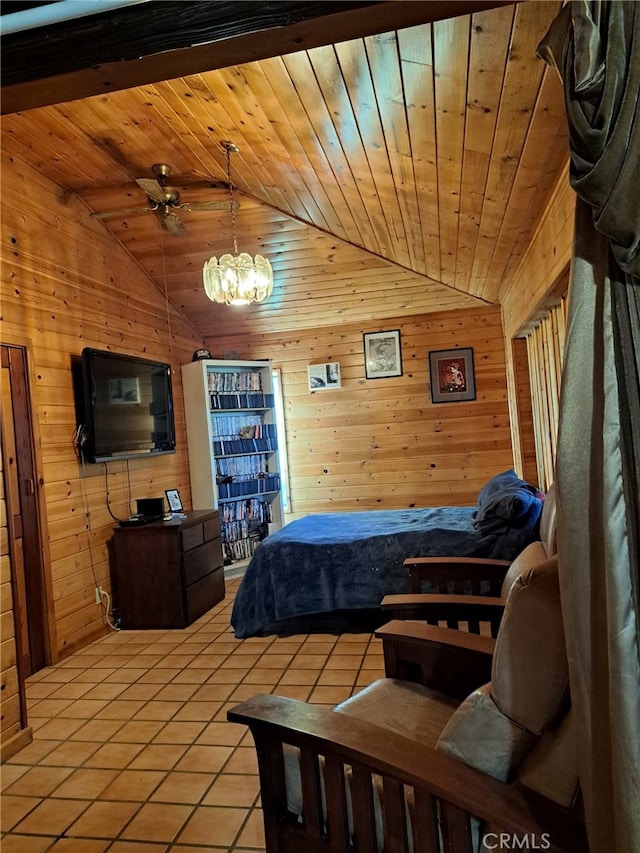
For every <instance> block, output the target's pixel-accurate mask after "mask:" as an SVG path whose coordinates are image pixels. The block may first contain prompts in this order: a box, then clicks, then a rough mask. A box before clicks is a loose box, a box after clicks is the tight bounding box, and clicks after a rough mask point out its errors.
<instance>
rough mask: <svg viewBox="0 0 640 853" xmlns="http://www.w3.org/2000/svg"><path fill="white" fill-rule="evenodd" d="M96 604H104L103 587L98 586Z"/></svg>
mask: <svg viewBox="0 0 640 853" xmlns="http://www.w3.org/2000/svg"><path fill="white" fill-rule="evenodd" d="M96 604H102V587H101V586H97V587H96Z"/></svg>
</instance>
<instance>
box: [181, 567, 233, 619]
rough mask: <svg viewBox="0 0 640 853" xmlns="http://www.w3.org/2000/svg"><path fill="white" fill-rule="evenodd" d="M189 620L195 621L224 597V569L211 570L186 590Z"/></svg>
mask: <svg viewBox="0 0 640 853" xmlns="http://www.w3.org/2000/svg"><path fill="white" fill-rule="evenodd" d="M185 596H186V608H187V621H188V622H193V621H194V619H198V618H199V617H200V616H202V615H203V613H206V612H207V610H210V609H211V608H212V607H213V606H214V604H217V603H218V602H219V601H222V599H223V598H224V569H223V567H222V566H220V567H219V568H217V569H216V570H215V571H213V572H211V573H210V574H208V575H207V576H206V577H204V578H200V580H199V581H196V583H194V584H191V586H189V587H187V589H186V591H185Z"/></svg>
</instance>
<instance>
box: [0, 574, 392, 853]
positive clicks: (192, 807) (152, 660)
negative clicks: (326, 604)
mask: <svg viewBox="0 0 640 853" xmlns="http://www.w3.org/2000/svg"><path fill="white" fill-rule="evenodd" d="M238 584H239V579H233V580H230V581H227V595H226V598H225V600H224V601H223V602H221V603H220V604H218V605H216V607H214V608H213V609H212V610H210V611H209V613H207V614H205V616H203V617H202V618H201V619H199V620H198V621H197V622H195V623H194V624H193V625H190V626H189V627H188V628H186V629H184V630H172V631H165V630H162V631H120V632H117V633H112V634H110V635H109V636H106V637H104V638H102V639H100V640H98V641H96V642H94V643H92V644H91V645H90V646H88V647H85V648H83V649H82V650H80V651H79V652H77V653H76V654H74V655H72V656H70V657H69V658H66V659H65V660H64V661H62V662H61V663H60V664H58V665H56V666H53V667H48V668H47V669H44V670H41V671H40V672H38V673H36V674H35V675H34V676H32V677H31V678H29V680H28V684H27V703H28V719H29V724H30V725H31V726H32V727H33V730H34V740H33V743H32V744H30V745H29V746H28V747H26V748H25V749H23V750H22V751H21V752H19V753H18V754H17V755H15V756H14V757H13V758H11V759H10V760H9V761H8V762H6V763H5V764H3V765H2V768H1V781H2V799H1V807H2V811H1V830H2V842H1V846H2V851H3V853H44V852H45V851H53V853H106V851H108V853H165V851H171V853H198V851H227V853H232V851H233V853H249V851H253V853H255V851H264V834H263V826H262V812H261V809H260V796H259V785H258V775H257V764H256V758H255V752H254V749H253V741H252V738H251V735H250V733H249V732H248V730H247V729H246V728H244V727H242V726H239V725H237V724H233V723H229V722H227V720H226V713H227V710H228V709H229V708H230V707H232V706H233V705H234V704H236V703H237V702H239V701H241V700H243V699H246V698H247V697H249V696H253V695H254V694H255V693H277V694H279V695H281V696H289V697H292V698H296V699H303V700H306V701H309V702H313V703H317V704H322V705H328V706H333V705H335V704H336V703H337V702H340V701H342V700H343V699H346V698H347V697H348V696H350V695H351V694H352V693H353V692H355V691H357V690H358V689H360V687H362V686H364V685H366V684H369V683H370V682H372V681H374V680H375V679H376V678H379V677H380V676H381V675H383V670H384V667H383V661H382V646H381V643H380V641H378V640H376V639H375V637H372V636H371V635H370V634H343V635H341V636H333V635H328V634H315V635H314V634H308V635H306V634H305V635H296V636H293V637H282V638H279V637H265V638H250V639H247V640H236V639H235V637H234V636H233V631H232V629H231V626H230V624H229V618H230V615H231V607H232V604H233V597H234V595H235V592H236V590H237V587H238Z"/></svg>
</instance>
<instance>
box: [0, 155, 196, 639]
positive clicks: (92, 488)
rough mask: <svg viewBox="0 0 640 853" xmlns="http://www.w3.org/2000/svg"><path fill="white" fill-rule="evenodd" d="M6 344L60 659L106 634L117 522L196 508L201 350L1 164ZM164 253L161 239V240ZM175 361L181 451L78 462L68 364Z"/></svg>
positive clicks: (35, 181) (22, 175)
mask: <svg viewBox="0 0 640 853" xmlns="http://www.w3.org/2000/svg"><path fill="white" fill-rule="evenodd" d="M2 165H3V170H2V314H3V316H2V338H3V341H4V342H5V343H13V344H18V345H25V346H26V347H27V353H28V359H29V369H30V383H31V398H32V401H33V408H34V413H35V417H36V419H37V422H38V434H39V438H40V441H39V447H38V456H39V464H40V469H41V471H42V479H43V483H42V484H41V485H40V488H41V489H43V490H44V495H45V503H46V515H47V518H46V524H47V527H46V529H47V532H48V541H47V542H46V543H45V552H46V553H45V562H46V571H47V573H48V574H49V577H48V579H47V580H48V581H49V583H50V585H51V588H52V592H53V602H54V610H55V614H54V618H55V630H56V633H57V649H58V652H59V653H60V654H64V653H66V652H68V651H69V650H71V649H73V648H76V647H78V646H81V645H83V644H84V643H86V642H87V640H88V639H89V638H91V637H93V636H95V635H96V634H97V633H99V632H101V631H105V630H107V628H106V623H105V613H104V609H103V607H102V606H101V605H98V604H96V600H95V586H96V584H99V585H101V586H102V587H103V589H104V590H105V591H107V592H108V593H111V580H110V564H109V543H110V540H111V537H112V531H113V527H114V524H115V521H114V519H113V518H112V516H111V513H113V514H114V515H115V516H117V517H119V518H123V517H127V516H128V515H129V514H130V513H131V511H133V510H135V499H136V498H142V497H156V496H164V490H165V489H168V488H178V489H179V490H180V492H181V495H182V497H183V501H184V504H185V506H187V507H188V506H190V491H189V472H188V460H187V453H186V439H185V432H184V414H183V406H182V390H181V379H180V365H181V364H182V363H184V362H185V361H188V360H190V359H191V355H192V353H193V351H194V350H195V349H196V348H197V347H199V346H201V345H202V341H201V339H199V338H198V337H197V335H196V333H195V331H194V330H193V328H192V327H191V326H190V325H188V324H187V323H186V322H185V321H184V319H183V318H182V316H181V315H180V314H179V313H178V312H177V311H176V310H175V309H173V308H172V307H171V306H169V305H167V303H166V301H165V298H164V294H163V293H162V292H160V291H159V290H158V288H157V287H156V286H155V285H154V284H153V283H152V282H151V281H150V280H149V279H148V278H147V277H146V276H145V275H144V274H143V273H142V271H141V270H140V268H139V267H138V266H137V265H136V263H135V262H134V261H133V260H132V259H131V257H130V256H129V255H128V254H127V253H125V252H124V251H123V250H120V249H119V248H118V246H117V244H116V243H115V242H114V241H113V238H112V237H111V236H110V235H109V234H108V232H107V231H106V229H105V228H104V227H103V226H102V225H101V224H100V223H98V222H96V221H95V220H92V219H91V218H90V217H89V211H88V210H87V208H86V207H85V206H84V204H83V203H82V202H81V201H79V200H78V198H77V197H75V196H68V195H65V193H64V192H63V191H62V190H61V188H60V187H58V186H56V185H54V184H52V183H50V182H49V181H47V180H45V179H43V178H41V176H40V175H39V174H38V172H37V171H36V169H34V168H33V167H32V166H30V165H27V164H26V162H23V161H21V160H19V159H16V158H14V157H11V158H9V157H7V156H6V155H5V156H3V164H2ZM158 239H159V245H158V251H160V239H161V232H160V230H159V232H158ZM85 346H92V347H97V348H99V349H110V350H113V351H116V352H123V353H127V354H130V355H138V356H141V355H146V356H149V357H150V358H153V359H158V360H163V361H169V362H170V363H171V365H172V368H173V387H174V395H175V404H176V405H175V410H176V429H177V436H178V452H177V453H176V454H175V455H171V456H163V457H161V458H158V459H153V460H132V461H131V462H129V464H128V465H127V464H126V463H125V462H122V461H119V462H113V463H109V464H108V466H106V469H107V470H105V466H104V465H86V466H83V465H82V464H81V463H80V461H79V460H78V458H77V456H76V451H75V448H74V431H75V427H76V413H75V406H74V395H73V383H72V374H71V363H72V358H73V357H75V356H78V355H79V354H80V353H81V352H82V349H83V347H85Z"/></svg>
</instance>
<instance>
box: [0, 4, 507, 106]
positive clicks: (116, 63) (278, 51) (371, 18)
mask: <svg viewBox="0 0 640 853" xmlns="http://www.w3.org/2000/svg"><path fill="white" fill-rule="evenodd" d="M509 4H510V0H477V2H474V0H445V2H432V1H431V0H382V2H375V0H340V2H317V0H263V2H260V3H256V2H245V1H244V0H242V2H239V1H238V0H209V1H208V2H202V0H184V2H182V1H181V0H180V2H174V0H167V2H164V0H152V2H148V3H142V4H140V5H134V6H129V7H125V8H121V9H115V10H112V11H109V12H104V13H101V14H95V15H90V16H88V17H84V18H77V19H75V20H71V21H64V22H62V23H57V24H52V25H49V26H45V27H38V28H35V29H29V30H25V31H23V32H16V33H11V34H9V35H5V36H4V37H3V39H2V65H3V71H2V113H3V114H7V113H13V112H19V111H23V110H27V109H32V108H35V107H41V106H47V105H50V104H55V103H62V102H64V101H70V100H76V99H78V98H85V97H89V96H91V95H98V94H102V93H107V92H113V91H117V90H120V89H127V88H130V87H132V86H140V85H144V84H147V83H156V82H159V81H161V80H170V79H174V78H177V77H182V76H185V75H189V74H198V73H201V72H203V71H209V70H213V69H217V68H224V67H227V66H230V65H235V64H238V63H242V62H249V61H252V60H257V59H265V58H267V57H270V56H281V55H284V54H288V53H292V52H294V51H299V50H305V49H309V48H312V47H318V46H320V45H324V44H332V43H334V42H339V41H346V40H349V39H353V38H359V37H363V36H368V35H373V34H376V33H383V32H387V31H389V30H394V29H401V28H404V27H409V26H413V25H416V24H421V23H426V22H429V21H435V20H442V19H445V18H450V17H454V16H456V15H465V14H468V13H471V12H476V11H480V10H482V9H488V8H492V7H495V6H502V5H509Z"/></svg>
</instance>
